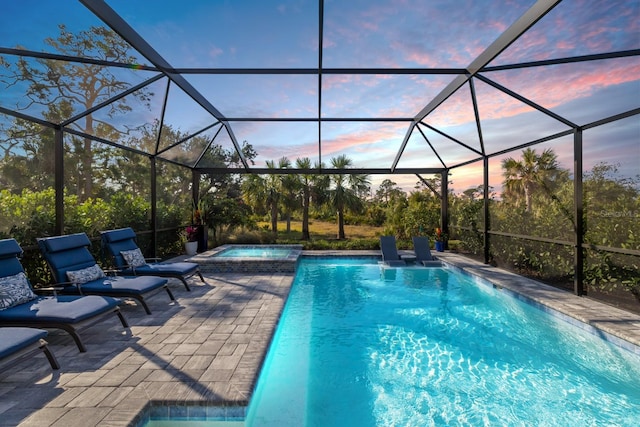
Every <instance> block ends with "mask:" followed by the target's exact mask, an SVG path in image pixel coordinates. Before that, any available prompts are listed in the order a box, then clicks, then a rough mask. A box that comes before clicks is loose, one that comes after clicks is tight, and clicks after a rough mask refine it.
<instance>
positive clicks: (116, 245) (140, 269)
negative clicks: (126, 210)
mask: <svg viewBox="0 0 640 427" xmlns="http://www.w3.org/2000/svg"><path fill="white" fill-rule="evenodd" d="M100 234H101V236H102V248H103V250H104V252H106V253H107V254H108V255H109V256H110V257H111V258H112V259H113V263H114V265H115V267H116V268H117V269H118V270H119V274H125V275H133V276H159V277H173V278H176V279H178V280H180V281H181V282H182V283H183V284H184V287H185V288H186V289H187V291H190V290H191V289H190V288H189V284H188V283H187V280H186V279H188V278H189V277H191V276H193V275H196V274H197V275H198V276H200V280H202V282H203V283H204V277H202V274H201V273H200V266H199V265H198V264H196V263H194V262H164V263H160V262H147V261H157V259H151V260H149V259H145V258H144V256H143V255H142V252H141V251H140V248H139V247H138V245H137V243H136V233H135V232H134V231H133V229H131V228H130V227H127V228H120V229H118V230H109V231H102V232H100Z"/></svg>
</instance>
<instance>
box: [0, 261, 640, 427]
mask: <svg viewBox="0 0 640 427" xmlns="http://www.w3.org/2000/svg"><path fill="white" fill-rule="evenodd" d="M361 253H362V252H361ZM369 253H370V254H372V255H378V252H376V251H373V252H369ZM331 254H334V255H339V254H340V253H339V252H336V251H334V252H331ZM441 256H442V258H443V259H445V260H446V261H448V262H449V263H451V264H454V265H457V266H459V267H460V268H464V269H472V270H473V271H475V272H476V274H480V275H482V276H483V277H485V278H487V279H489V280H491V281H493V282H494V283H496V284H497V285H498V286H500V287H504V288H509V289H514V290H516V291H518V292H523V293H526V294H528V295H530V296H531V297H532V298H534V299H535V300H536V301H540V302H541V303H544V304H547V305H549V306H553V307H554V308H556V309H559V310H561V311H563V312H566V313H567V314H568V315H570V316H572V317H574V318H578V319H581V320H583V321H586V322H587V323H590V324H592V325H594V326H597V327H600V328H603V329H604V330H606V331H607V332H609V333H611V334H613V335H616V336H619V337H623V338H624V339H626V340H628V341H630V342H633V343H635V344H636V345H640V316H637V315H634V314H630V313H628V312H625V311H622V310H617V309H615V308H612V307H610V306H607V305H604V304H600V303H598V302H595V301H592V300H589V299H586V298H579V297H576V296H574V295H572V294H570V293H567V292H564V291H560V290H557V289H555V288H552V287H548V286H545V285H542V284H539V283H538V282H534V281H531V280H527V279H523V278H521V277H519V276H516V275H513V274H510V273H507V272H505V271H503V270H499V269H495V268H492V267H488V266H484V265H482V264H479V263H476V262H473V261H470V260H468V259H467V258H464V257H460V256H457V255H455V254H449V253H445V254H441ZM205 278H206V281H207V283H206V284H202V283H201V282H200V281H199V280H197V279H192V280H191V282H190V283H191V284H192V285H193V286H192V289H193V290H192V292H187V291H186V290H185V289H184V287H183V286H182V285H181V284H180V283H179V282H178V281H173V282H172V290H173V291H174V294H175V295H176V297H177V299H178V301H177V303H171V302H169V299H168V298H167V296H166V294H164V293H161V294H158V295H156V296H154V297H152V298H151V299H150V300H149V305H150V307H151V310H153V314H152V315H150V316H147V315H145V314H144V311H143V310H142V308H141V307H138V306H135V305H133V304H132V303H131V304H129V303H127V304H125V305H124V306H123V312H124V314H125V316H126V317H127V319H128V321H129V323H130V325H131V328H130V330H124V329H123V328H122V325H120V322H119V321H118V320H117V318H116V317H115V316H113V318H112V319H108V320H107V321H105V322H103V323H99V324H97V325H95V326H93V327H91V328H89V329H87V330H85V331H84V332H83V333H82V334H81V335H82V336H83V338H84V339H85V343H86V345H87V348H88V351H87V352H86V353H79V352H78V350H77V348H76V346H75V344H74V343H73V341H72V340H71V338H69V336H68V335H66V334H65V333H62V332H56V331H52V332H50V334H49V338H48V341H49V342H50V346H51V348H52V350H53V351H54V352H55V354H56V357H57V358H58V361H59V362H60V364H61V366H62V367H61V369H60V370H59V371H57V372H52V371H51V369H50V367H49V364H48V363H47V362H46V360H45V358H44V356H37V357H35V358H34V359H32V360H31V361H26V362H23V363H21V364H20V365H18V366H16V368H15V369H13V370H12V371H10V372H4V373H1V374H0V426H37V427H50V426H55V427H58V426H59V427H76V426H78V427H80V426H82V427H89V426H113V427H115V426H122V427H124V426H129V425H135V423H136V422H137V420H138V419H137V418H136V417H137V416H138V415H139V414H140V413H141V412H142V411H143V410H144V408H145V407H146V406H147V405H148V403H149V402H150V401H154V402H162V403H165V404H180V403H188V402H189V403H192V402H201V403H202V402H210V403H219V404H221V405H224V404H227V405H231V404H237V405H246V404H248V401H249V398H250V395H251V392H252V390H253V387H254V385H255V382H256V380H257V377H258V375H259V370H260V367H261V365H262V361H263V358H264V356H265V354H266V351H267V348H268V345H269V342H270V340H271V337H272V334H273V332H274V330H275V326H276V324H277V322H278V319H279V317H280V313H281V311H282V308H283V306H284V303H285V301H286V298H287V295H288V293H289V289H290V286H291V283H292V281H293V274H290V273H283V274H263V275H260V274H253V275H243V274H235V273H234V274H217V275H215V276H214V275H213V274H208V275H206V276H205Z"/></svg>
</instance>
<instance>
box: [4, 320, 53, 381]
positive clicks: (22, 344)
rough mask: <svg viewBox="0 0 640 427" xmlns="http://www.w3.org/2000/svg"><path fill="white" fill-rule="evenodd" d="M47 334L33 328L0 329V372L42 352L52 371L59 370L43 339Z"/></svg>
mask: <svg viewBox="0 0 640 427" xmlns="http://www.w3.org/2000/svg"><path fill="white" fill-rule="evenodd" d="M47 334H48V332H47V331H45V330H43V329H35V328H0V371H5V370H7V369H8V368H10V367H12V366H14V365H15V364H17V363H20V362H21V361H23V360H25V359H28V358H31V357H32V356H34V355H36V354H39V353H40V352H43V353H44V355H45V356H46V357H47V360H48V361H49V364H50V365H51V368H52V369H60V365H59V364H58V361H57V360H56V357H55V356H54V355H53V353H52V352H51V350H49V347H48V346H47V344H48V343H47V342H46V341H45V340H44V338H45V337H46V336H47Z"/></svg>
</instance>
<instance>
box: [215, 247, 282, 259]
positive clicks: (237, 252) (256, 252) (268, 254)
mask: <svg viewBox="0 0 640 427" xmlns="http://www.w3.org/2000/svg"><path fill="white" fill-rule="evenodd" d="M290 254H291V249H281V248H259V247H255V248H254V247H252V248H231V249H227V250H225V251H223V252H220V253H218V254H216V255H215V256H216V257H218V258H286V257H288V256H289V255H290Z"/></svg>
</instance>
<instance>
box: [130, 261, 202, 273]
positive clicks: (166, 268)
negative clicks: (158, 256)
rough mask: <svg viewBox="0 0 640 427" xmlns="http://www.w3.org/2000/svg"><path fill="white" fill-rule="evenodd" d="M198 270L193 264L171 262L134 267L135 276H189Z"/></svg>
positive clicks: (196, 265)
mask: <svg viewBox="0 0 640 427" xmlns="http://www.w3.org/2000/svg"><path fill="white" fill-rule="evenodd" d="M197 269H198V264H196V263H193V262H172V263H166V264H162V263H156V264H145V265H143V266H140V267H136V274H158V275H172V274H174V275H175V274H179V275H181V276H185V275H190V274H192V273H195V272H196V270H197Z"/></svg>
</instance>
